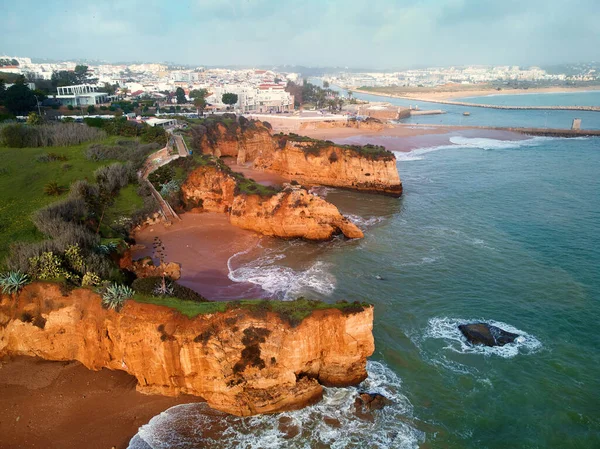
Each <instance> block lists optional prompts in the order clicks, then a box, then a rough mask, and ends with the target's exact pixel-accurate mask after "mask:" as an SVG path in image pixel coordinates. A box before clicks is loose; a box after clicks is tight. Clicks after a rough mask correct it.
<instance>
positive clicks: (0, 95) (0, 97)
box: [0, 78, 6, 106]
mask: <svg viewBox="0 0 600 449" xmlns="http://www.w3.org/2000/svg"><path fill="white" fill-rule="evenodd" d="M5 96H6V83H5V82H4V80H3V79H1V78H0V106H2V105H3V104H4V97H5Z"/></svg>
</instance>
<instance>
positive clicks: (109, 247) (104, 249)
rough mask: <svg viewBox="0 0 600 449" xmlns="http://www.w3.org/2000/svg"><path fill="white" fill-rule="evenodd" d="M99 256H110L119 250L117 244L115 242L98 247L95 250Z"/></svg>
mask: <svg viewBox="0 0 600 449" xmlns="http://www.w3.org/2000/svg"><path fill="white" fill-rule="evenodd" d="M94 249H95V250H96V252H97V253H98V254H103V255H106V254H110V253H113V252H115V251H116V250H117V244H116V243H115V242H108V243H104V244H101V245H98V246H96V248H94Z"/></svg>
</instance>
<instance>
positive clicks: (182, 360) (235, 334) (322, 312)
mask: <svg viewBox="0 0 600 449" xmlns="http://www.w3.org/2000/svg"><path fill="white" fill-rule="evenodd" d="M323 306H324V307H322V308H319V307H316V306H315V309H316V310H313V311H309V313H308V314H307V316H306V317H303V316H302V317H300V318H298V316H297V315H295V314H294V313H295V312H297V311H295V312H290V310H289V309H287V311H286V312H282V311H277V310H275V309H269V308H263V307H260V306H256V307H253V308H251V307H244V306H243V305H242V306H239V307H237V308H234V307H232V308H231V309H230V310H226V311H224V312H217V313H209V314H199V315H197V316H195V317H193V318H188V317H186V316H184V315H182V314H180V313H179V312H178V311H176V310H174V309H172V308H168V307H163V306H158V305H152V304H143V303H139V302H136V301H133V300H129V301H126V303H125V305H124V306H123V308H122V309H121V310H120V311H118V312H117V311H115V310H108V309H105V308H103V307H102V305H101V298H100V296H99V295H98V294H96V293H94V292H93V291H91V290H88V289H75V290H73V291H71V292H68V293H67V292H64V291H61V288H60V286H59V285H57V284H52V283H41V282H38V283H34V284H30V285H28V286H26V287H25V288H24V289H23V290H22V291H21V292H20V293H19V294H15V295H2V296H1V302H0V356H4V355H29V356H38V357H42V358H44V359H47V360H63V361H67V360H77V361H79V362H81V363H82V364H83V365H84V366H86V367H87V368H89V369H91V370H100V369H102V368H109V369H112V370H122V371H125V372H127V373H129V374H131V375H133V376H135V377H136V379H137V382H138V384H137V389H138V390H139V391H141V392H144V393H148V394H162V395H169V396H175V395H180V394H190V395H195V396H201V397H202V398H204V399H205V400H206V401H207V402H208V404H209V405H210V406H211V407H213V408H215V409H218V410H223V411H225V412H228V413H232V414H236V415H253V414H257V413H273V412H278V411H283V410H290V409H296V408H300V407H304V406H306V405H308V404H311V403H314V402H316V401H318V400H319V399H320V398H321V395H322V385H330V386H348V385H355V384H357V383H359V382H361V381H362V380H364V379H365V378H366V376H367V373H366V359H367V357H368V356H370V355H371V354H372V353H373V350H374V343H373V335H372V327H373V309H372V307H370V306H363V305H358V304H347V305H344V306H341V307H340V305H332V306H326V305H323Z"/></svg>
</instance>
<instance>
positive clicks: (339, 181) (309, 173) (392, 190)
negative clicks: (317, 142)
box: [254, 140, 402, 196]
mask: <svg viewBox="0 0 600 449" xmlns="http://www.w3.org/2000/svg"><path fill="white" fill-rule="evenodd" d="M311 146H314V144H313V143H311V142H296V141H290V140H287V141H285V146H284V147H283V148H281V149H279V148H278V147H276V148H274V149H273V150H272V151H263V153H262V154H261V155H260V156H259V157H257V158H256V159H255V160H254V165H255V167H257V168H259V169H264V170H270V171H274V172H277V173H279V174H281V175H283V176H287V177H289V178H291V179H294V180H296V181H298V182H300V183H302V184H308V185H314V184H319V185H325V186H332V187H342V188H349V189H353V190H361V191H367V192H374V193H385V194H387V195H392V196H400V195H401V194H402V183H401V182H400V176H399V175H398V169H397V168H396V158H395V157H394V155H393V154H390V155H388V156H384V157H367V156H361V155H358V154H357V153H356V151H354V150H352V149H348V148H345V147H343V146H337V145H334V144H331V145H321V146H320V147H319V148H318V149H317V150H315V151H313V150H312V149H311V150H308V151H307V148H310V147H311Z"/></svg>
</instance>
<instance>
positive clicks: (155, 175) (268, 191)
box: [148, 153, 281, 205]
mask: <svg viewBox="0 0 600 449" xmlns="http://www.w3.org/2000/svg"><path fill="white" fill-rule="evenodd" d="M199 167H214V168H216V169H217V170H219V171H221V172H223V173H225V174H227V175H228V176H230V177H231V178H233V179H234V180H235V182H236V185H237V192H236V193H238V194H246V195H260V196H262V197H269V196H273V195H276V194H277V193H279V192H280V191H281V189H279V188H276V187H272V186H265V185H262V184H259V183H257V182H256V181H254V180H253V179H250V178H246V177H245V176H244V175H243V174H242V173H238V172H235V171H233V170H232V169H231V168H230V167H229V166H228V165H227V164H225V162H223V161H222V160H221V159H219V158H217V157H215V156H211V155H208V154H197V153H194V154H193V156H192V157H186V158H179V159H175V160H173V161H172V162H170V163H169V164H166V165H163V166H162V167H160V168H159V169H157V170H155V171H154V172H152V174H151V175H150V176H149V177H148V180H149V181H150V182H151V183H152V184H153V185H154V187H155V188H156V189H157V190H161V188H162V186H164V185H167V184H168V183H169V182H173V181H174V182H176V183H177V184H178V185H181V184H183V183H184V182H185V180H186V179H187V177H188V176H189V174H190V173H191V172H192V171H194V170H195V169H197V168H199ZM172 201H174V203H175V205H177V204H178V201H177V198H169V202H170V203H171V202H172ZM171 205H173V204H171Z"/></svg>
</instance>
